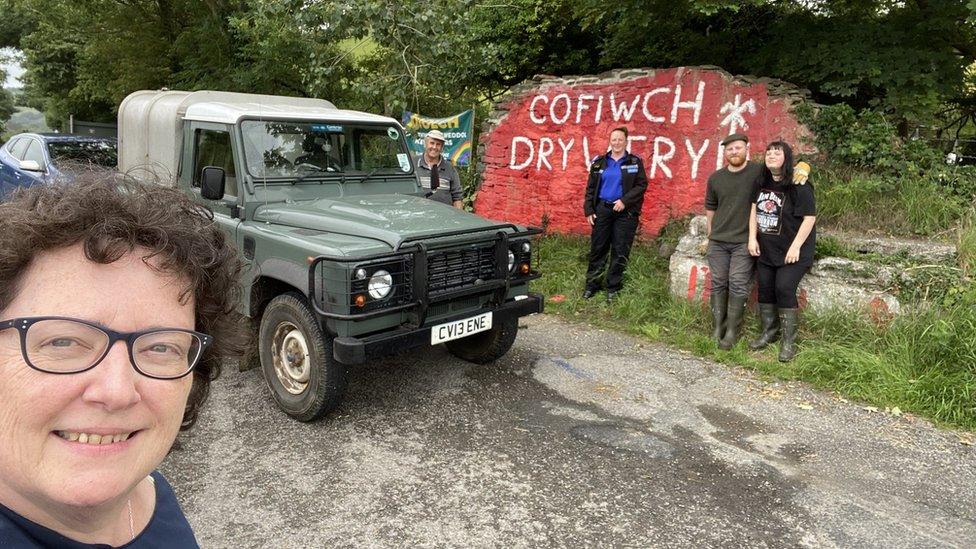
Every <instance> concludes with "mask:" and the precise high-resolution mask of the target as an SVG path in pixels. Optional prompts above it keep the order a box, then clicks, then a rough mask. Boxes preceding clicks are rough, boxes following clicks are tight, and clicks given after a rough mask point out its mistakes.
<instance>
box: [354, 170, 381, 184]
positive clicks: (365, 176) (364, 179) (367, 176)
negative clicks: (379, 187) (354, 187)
mask: <svg viewBox="0 0 976 549" xmlns="http://www.w3.org/2000/svg"><path fill="white" fill-rule="evenodd" d="M378 171H380V169H379V168H373V169H372V170H369V171H368V172H366V175H364V176H363V178H362V179H361V180H359V182H360V183H365V182H366V181H368V180H369V178H370V177H373V176H374V175H376V172H378Z"/></svg>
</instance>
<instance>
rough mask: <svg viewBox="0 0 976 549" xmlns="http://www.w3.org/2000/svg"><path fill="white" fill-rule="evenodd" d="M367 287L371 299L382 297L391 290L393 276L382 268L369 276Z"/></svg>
mask: <svg viewBox="0 0 976 549" xmlns="http://www.w3.org/2000/svg"><path fill="white" fill-rule="evenodd" d="M367 289H368V290H369V296H370V297H372V298H373V299H383V298H384V297H386V296H388V295H390V293H391V292H392V291H393V276H392V275H390V273H388V272H386V271H384V270H379V271H376V272H375V273H373V276H371V277H369V284H367Z"/></svg>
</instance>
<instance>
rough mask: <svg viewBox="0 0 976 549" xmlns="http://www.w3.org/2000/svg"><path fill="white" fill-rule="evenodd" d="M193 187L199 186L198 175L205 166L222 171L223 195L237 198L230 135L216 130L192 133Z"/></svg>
mask: <svg viewBox="0 0 976 549" xmlns="http://www.w3.org/2000/svg"><path fill="white" fill-rule="evenodd" d="M194 143H195V147H194V150H195V151H196V157H195V159H194V162H193V186H195V187H199V186H200V173H201V172H202V171H203V168H205V167H207V166H217V167H218V168H223V169H224V175H225V176H226V179H225V184H224V194H227V195H228V196H232V197H236V196H237V174H236V173H235V171H234V152H233V149H231V146H230V134H229V133H228V132H224V131H218V130H196V132H194Z"/></svg>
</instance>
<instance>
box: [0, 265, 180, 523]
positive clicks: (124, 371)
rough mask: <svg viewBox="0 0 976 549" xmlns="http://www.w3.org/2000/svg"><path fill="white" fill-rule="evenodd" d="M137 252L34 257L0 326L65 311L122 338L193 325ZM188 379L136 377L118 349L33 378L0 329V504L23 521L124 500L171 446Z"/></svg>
mask: <svg viewBox="0 0 976 549" xmlns="http://www.w3.org/2000/svg"><path fill="white" fill-rule="evenodd" d="M138 252H139V250H137V253H135V254H132V253H130V254H128V255H126V256H124V257H123V258H121V259H120V260H118V261H116V262H114V263H111V264H108V265H101V264H97V263H93V262H91V261H89V260H87V259H86V258H85V256H84V253H83V251H82V249H81V247H80V246H73V247H70V248H64V249H59V250H54V251H50V252H44V253H41V254H39V255H38V256H36V257H35V258H34V260H33V262H32V263H31V265H30V267H29V268H28V269H27V270H26V271H25V272H24V275H23V277H22V278H21V280H20V291H19V293H18V294H17V296H16V297H15V299H14V300H13V301H12V302H11V303H10V305H9V306H8V307H7V308H6V309H5V310H3V311H2V312H0V320H7V319H11V318H19V317H29V316H65V317H74V318H79V319H84V320H88V321H92V322H95V323H98V324H100V325H102V326H105V327H107V328H111V329H114V330H118V331H123V332H132V331H137V330H143V329H149V328H153V327H174V328H184V329H191V330H192V329H193V328H194V305H193V301H192V299H191V300H189V301H188V302H187V303H183V304H181V303H180V302H179V295H180V292H181V289H182V288H183V284H182V283H181V281H180V280H178V279H176V278H173V277H171V276H166V275H165V274H161V273H159V272H156V271H153V270H152V269H151V268H150V267H148V266H147V265H146V264H144V263H143V261H142V259H141V255H143V254H139V253H138ZM191 383H192V376H186V377H183V378H181V379H176V380H156V379H151V378H148V377H145V376H143V375H141V374H139V373H138V372H136V371H135V369H134V368H133V367H132V365H131V363H130V362H129V355H128V350H127V349H126V345H125V342H116V343H115V344H114V345H113V346H112V348H111V349H110V350H109V353H108V355H107V356H106V357H105V359H104V360H102V362H100V363H99V364H98V365H97V366H96V367H94V368H92V369H90V370H88V371H86V372H82V373H77V374H68V375H55V374H49V373H44V372H39V371H36V370H33V369H31V368H30V367H28V366H27V364H25V362H24V359H23V357H22V355H21V351H20V343H19V334H18V332H17V330H15V329H8V330H3V331H0V440H2V441H3V445H4V450H3V451H2V452H0V503H3V504H4V505H6V506H7V507H10V508H12V509H13V510H15V511H17V512H19V513H21V514H22V515H24V516H27V517H28V518H30V517H32V516H39V515H48V516H50V515H55V516H56V515H57V514H59V513H63V512H65V511H69V512H70V510H71V509H80V508H90V507H97V506H99V505H102V504H107V503H108V504H111V503H118V502H119V501H124V499H125V498H127V497H128V494H129V493H130V490H132V489H133V487H134V486H135V485H136V484H137V483H138V482H139V481H140V480H142V479H144V478H145V477H146V475H148V474H149V473H150V472H151V471H152V470H153V469H155V468H156V466H157V465H158V464H159V463H160V462H161V461H162V459H163V457H165V456H166V453H167V452H168V451H169V448H170V446H171V445H172V444H173V440H174V439H175V438H176V434H177V432H178V431H179V428H180V423H181V420H182V418H183V412H184V409H185V406H186V401H187V396H188V394H189V391H190V386H191ZM122 439H125V440H122ZM94 442H99V444H94Z"/></svg>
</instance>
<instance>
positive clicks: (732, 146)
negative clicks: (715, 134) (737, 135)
mask: <svg viewBox="0 0 976 549" xmlns="http://www.w3.org/2000/svg"><path fill="white" fill-rule="evenodd" d="M747 154H748V151H747V150H746V142H745V141H733V142H731V143H728V144H727V145H725V161H726V162H728V163H729V166H732V167H733V168H739V167H742V165H743V164H745V163H746V159H747Z"/></svg>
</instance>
